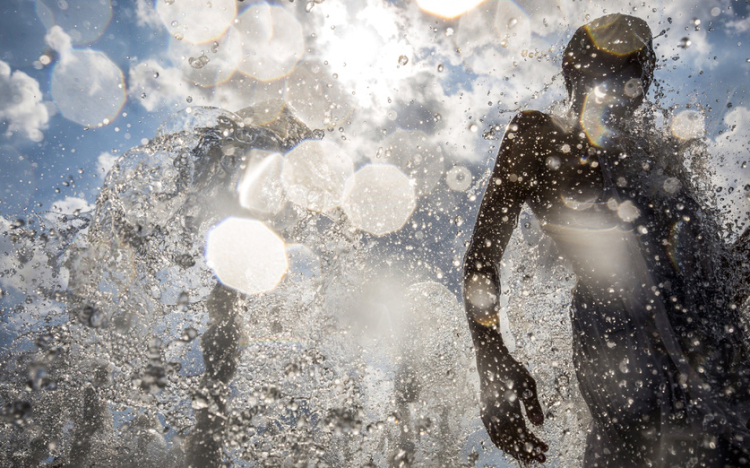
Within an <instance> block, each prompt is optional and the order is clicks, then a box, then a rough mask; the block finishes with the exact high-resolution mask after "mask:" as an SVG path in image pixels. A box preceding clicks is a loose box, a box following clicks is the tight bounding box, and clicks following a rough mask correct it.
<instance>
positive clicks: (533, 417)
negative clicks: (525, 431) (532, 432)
mask: <svg viewBox="0 0 750 468" xmlns="http://www.w3.org/2000/svg"><path fill="white" fill-rule="evenodd" d="M525 385H526V388H524V389H523V390H521V395H520V397H521V401H522V402H523V406H524V408H525V409H526V416H527V417H528V418H529V421H531V423H532V424H534V425H535V426H540V425H541V424H542V423H543V422H544V411H542V405H540V404H539V398H538V397H537V393H536V382H534V381H533V380H532V381H531V382H527V383H526V384H525Z"/></svg>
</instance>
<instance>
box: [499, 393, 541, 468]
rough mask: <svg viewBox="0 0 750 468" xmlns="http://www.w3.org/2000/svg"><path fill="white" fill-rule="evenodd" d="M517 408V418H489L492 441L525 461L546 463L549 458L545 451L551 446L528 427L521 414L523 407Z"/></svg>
mask: <svg viewBox="0 0 750 468" xmlns="http://www.w3.org/2000/svg"><path fill="white" fill-rule="evenodd" d="M516 408H517V409H516V411H518V414H517V418H513V417H509V418H507V417H506V418H503V420H500V419H498V418H490V419H489V421H490V424H489V425H488V426H487V429H488V432H489V434H490V438H491V439H492V442H493V443H494V444H495V445H497V446H498V448H500V449H502V450H503V451H504V452H506V453H507V454H509V455H512V456H513V457H514V458H516V459H518V460H520V461H522V462H524V463H531V462H534V461H537V462H539V463H544V461H545V460H546V459H547V458H546V456H545V455H544V452H546V451H547V450H548V449H549V447H547V444H545V443H544V442H542V441H541V440H539V439H538V438H537V437H536V436H535V435H534V434H532V433H531V432H529V431H528V430H527V429H526V424H525V423H524V422H523V416H521V414H520V409H521V408H520V407H517V406H516ZM506 416H509V415H506Z"/></svg>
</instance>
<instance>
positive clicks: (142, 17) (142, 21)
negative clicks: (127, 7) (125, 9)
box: [135, 0, 163, 29]
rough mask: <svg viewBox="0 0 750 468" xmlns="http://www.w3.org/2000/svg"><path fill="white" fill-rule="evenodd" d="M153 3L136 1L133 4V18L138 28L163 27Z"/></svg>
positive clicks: (144, 0) (142, 0) (146, 0)
mask: <svg viewBox="0 0 750 468" xmlns="http://www.w3.org/2000/svg"><path fill="white" fill-rule="evenodd" d="M153 3H154V2H151V1H149V0H138V1H137V2H136V4H135V17H136V21H137V22H138V26H150V27H152V28H154V29H160V28H161V27H162V26H163V23H162V22H161V18H159V14H158V13H156V10H155V9H154V5H153Z"/></svg>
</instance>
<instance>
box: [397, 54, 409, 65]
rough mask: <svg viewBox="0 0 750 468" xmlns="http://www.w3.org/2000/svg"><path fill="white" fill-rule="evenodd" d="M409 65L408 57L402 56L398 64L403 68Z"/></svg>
mask: <svg viewBox="0 0 750 468" xmlns="http://www.w3.org/2000/svg"><path fill="white" fill-rule="evenodd" d="M407 63H409V57H407V56H406V55H402V56H400V57H399V58H398V64H399V65H401V66H402V67H403V66H404V65H406V64H407Z"/></svg>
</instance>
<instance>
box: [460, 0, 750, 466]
mask: <svg viewBox="0 0 750 468" xmlns="http://www.w3.org/2000/svg"><path fill="white" fill-rule="evenodd" d="M651 39H652V37H651V31H650V30H649V28H648V25H647V24H646V23H645V21H643V20H641V19H639V18H634V17H630V16H623V15H619V14H615V15H608V16H604V17H602V18H599V19H597V20H595V21H593V22H591V23H589V24H587V25H585V26H583V27H581V28H579V29H578V30H577V31H576V33H575V34H574V35H573V37H572V39H571V41H570V43H569V44H568V46H567V48H566V49H565V52H564V56H563V73H564V76H565V84H566V87H567V90H568V93H569V96H570V104H571V107H570V111H569V116H568V118H564V117H563V118H560V117H554V116H551V115H547V114H543V113H541V112H536V111H528V112H522V113H520V114H518V115H517V116H516V117H515V118H514V119H513V121H512V122H511V124H510V125H509V127H508V130H507V132H506V134H505V137H504V139H503V142H502V145H501V148H500V152H499V154H498V157H497V162H496V165H495V169H494V173H493V175H492V177H491V179H490V181H489V185H488V188H487V191H486V193H485V195H484V198H483V200H482V204H481V207H480V210H479V215H478V220H477V224H476V227H475V230H474V234H473V236H472V239H471V244H470V246H469V249H468V251H467V254H466V257H465V263H464V298H465V302H466V313H467V317H468V320H469V325H470V328H471V333H472V337H473V340H474V346H475V349H476V359H477V366H478V370H479V373H480V382H481V416H482V421H483V422H484V425H485V427H486V428H487V431H488V433H489V435H490V437H491V439H492V441H493V442H494V443H495V444H496V445H497V446H498V447H499V448H501V449H502V450H504V451H505V452H507V453H509V454H511V455H513V456H514V457H516V458H517V459H519V460H521V461H524V462H531V461H534V460H536V461H540V462H543V461H544V460H545V455H544V452H545V451H547V446H546V444H544V442H542V441H541V440H539V439H538V438H537V437H535V436H534V435H533V434H532V433H531V432H530V431H529V430H528V429H527V427H526V423H525V420H524V417H523V415H522V412H521V402H522V403H523V405H524V407H525V409H526V416H527V417H528V418H529V420H530V421H531V422H532V423H534V424H536V425H540V424H542V422H543V419H544V416H543V412H542V409H541V406H540V404H539V401H538V399H537V391H536V384H535V382H534V379H533V378H532V377H531V375H530V374H529V372H528V371H527V370H526V369H525V368H524V367H523V366H522V365H520V364H519V363H518V362H517V361H515V360H514V359H513V357H512V356H511V355H510V354H509V352H508V350H507V349H506V347H505V346H504V344H503V341H502V338H501V334H500V332H499V328H498V324H497V321H498V319H497V310H498V308H499V296H500V277H499V271H500V269H499V265H500V261H501V259H502V256H503V252H504V249H505V247H506V245H507V243H508V241H509V239H510V237H511V234H512V232H513V229H514V228H515V226H516V223H517V219H518V215H519V212H520V211H521V208H522V205H523V204H524V203H527V204H528V205H529V207H530V208H531V209H532V210H533V212H534V214H535V215H536V217H537V218H538V219H539V222H540V224H541V227H542V229H543V231H544V232H545V233H546V234H547V235H549V236H550V237H551V238H552V239H553V240H554V242H555V244H556V246H557V248H558V250H559V252H560V253H561V255H562V256H564V257H565V258H566V259H567V260H568V261H569V262H570V264H571V265H572V267H573V270H574V272H575V274H576V276H577V284H576V286H575V289H574V291H573V301H572V307H571V323H572V329H573V330H572V334H573V350H574V357H573V359H574V366H575V369H576V374H577V377H578V382H579V386H580V389H581V393H582V395H583V398H584V399H585V401H586V403H587V405H588V407H589V409H590V411H591V415H592V417H593V427H592V430H591V432H590V434H589V436H588V440H587V447H586V454H585V459H584V466H586V467H640V466H659V467H661V466H664V467H672V466H706V467H715V466H716V467H718V466H721V467H724V466H742V465H747V464H750V431H748V429H747V427H746V424H747V421H748V416H750V414H748V409H749V407H750V405H749V404H748V402H750V398H748V397H749V395H748V385H747V365H746V361H745V358H744V357H743V356H742V352H741V349H742V346H743V341H742V340H743V336H742V334H741V329H740V327H739V319H738V317H737V314H738V312H737V310H736V307H735V306H733V305H732V304H731V303H730V301H729V300H728V299H727V298H728V297H729V294H731V292H727V291H726V290H725V289H726V288H723V286H724V285H723V284H722V283H721V280H720V278H721V276H720V274H719V271H720V266H721V264H720V260H721V256H720V255H718V253H717V252H719V250H720V245H721V241H720V240H719V237H718V232H719V231H718V228H717V227H716V224H715V223H714V221H713V220H711V219H710V218H709V217H708V216H707V215H706V214H705V213H704V212H703V211H702V210H701V208H700V206H699V205H698V204H697V203H696V201H695V200H694V199H693V198H692V197H691V194H690V193H689V192H688V188H689V184H688V176H687V175H686V174H685V171H684V169H683V168H682V164H681V163H680V164H669V163H667V162H666V160H667V158H664V157H660V155H659V154H650V152H649V147H648V146H649V145H648V141H647V140H646V139H644V138H642V137H641V138H639V134H638V132H639V130H638V128H637V127H636V126H635V125H634V124H633V117H634V113H635V111H636V109H637V108H638V107H639V106H640V105H641V103H642V102H643V97H644V94H645V93H646V91H647V90H648V88H649V85H650V83H651V81H652V74H653V69H654V65H655V61H656V59H655V55H654V52H653V49H652V44H651ZM641 133H643V132H641Z"/></svg>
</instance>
